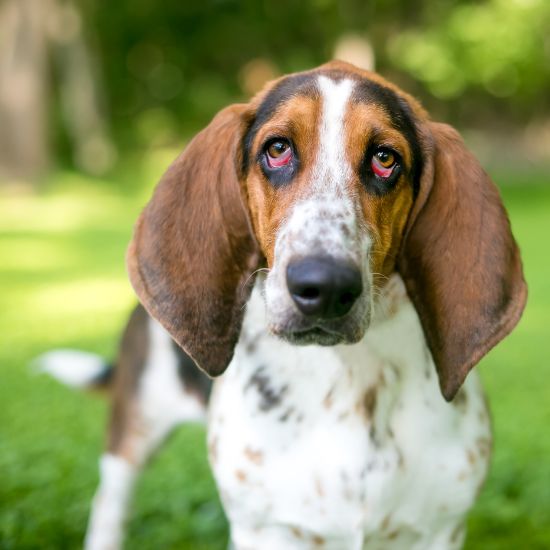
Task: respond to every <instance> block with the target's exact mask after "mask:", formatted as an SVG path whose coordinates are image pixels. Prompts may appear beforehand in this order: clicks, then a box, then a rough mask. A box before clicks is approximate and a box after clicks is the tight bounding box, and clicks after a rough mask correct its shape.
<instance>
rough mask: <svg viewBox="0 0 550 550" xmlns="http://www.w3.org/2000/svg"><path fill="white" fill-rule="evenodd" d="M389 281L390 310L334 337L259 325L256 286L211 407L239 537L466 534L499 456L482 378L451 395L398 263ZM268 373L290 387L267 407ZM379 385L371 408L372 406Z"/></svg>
mask: <svg viewBox="0 0 550 550" xmlns="http://www.w3.org/2000/svg"><path fill="white" fill-rule="evenodd" d="M392 293H393V297H392V298H391V299H392V300H393V302H394V303H392V304H390V305H386V306H385V307H380V308H378V311H384V310H386V311H387V310H391V311H392V314H391V315H390V316H389V317H387V318H378V319H375V320H374V322H373V325H372V326H371V328H370V330H369V331H368V333H367V336H366V338H365V339H364V340H363V341H361V342H360V343H358V344H356V345H352V346H335V347H329V348H327V347H319V346H308V347H294V346H291V345H290V344H286V343H284V342H281V341H280V340H278V339H276V338H274V337H273V336H270V335H269V334H268V333H267V332H265V331H262V330H261V327H262V326H265V323H266V319H265V311H264V304H263V303H262V299H261V296H260V293H259V292H257V291H256V290H255V291H254V295H253V297H252V298H251V301H250V303H249V306H248V308H247V314H246V318H245V324H244V327H243V336H242V338H241V341H240V343H239V345H238V347H237V350H236V353H235V358H234V360H233V362H232V364H231V365H230V367H229V369H228V370H227V372H226V374H225V375H224V376H223V377H222V379H220V380H219V381H218V382H217V383H216V386H215V391H214V394H213V398H212V402H211V409H210V421H209V448H210V449H211V462H212V467H213V470H214V475H215V477H216V480H217V483H218V487H219V488H220V494H221V496H222V501H223V503H224V507H225V509H226V512H227V514H228V517H229V520H230V523H231V533H232V539H233V543H234V544H235V547H236V548H237V549H239V550H241V549H248V548H258V549H262V550H276V549H280V548H289V549H297V550H298V549H306V548H311V547H313V546H314V545H313V541H315V540H321V538H322V540H323V541H324V543H325V546H323V548H334V549H341V550H347V549H350V550H351V549H354V550H355V549H361V548H363V549H370V548H380V547H383V548H385V549H394V550H412V549H417V550H420V549H426V548H428V549H429V548H433V549H434V550H435V549H436V548H437V549H440V550H445V549H455V548H460V546H461V543H462V532H461V528H462V523H463V521H464V516H465V514H466V511H467V510H468V509H469V507H470V506H471V505H472V503H473V500H474V497H475V494H476V492H477V490H478V487H479V485H480V483H481V482H482V480H483V478H484V476H485V473H486V470H487V464H488V447H489V439H490V427H489V423H488V416H487V411H486V407H485V403H484V399H483V394H482V390H481V387H480V385H479V382H478V379H477V376H476V375H475V374H473V375H470V377H469V378H468V380H467V382H466V384H465V386H464V388H463V390H461V391H462V392H463V393H464V395H465V397H464V399H465V400H466V401H465V402H466V405H467V406H466V407H465V408H461V407H460V406H458V405H456V404H449V403H446V402H445V401H444V400H443V398H442V397H441V393H440V390H439V387H438V383H437V376H436V374H435V367H434V365H433V361H432V359H431V356H430V354H429V352H428V350H427V347H426V344H425V340H424V336H423V333H422V329H421V326H420V322H419V319H418V316H417V314H416V312H415V310H414V308H413V307H412V305H411V303H410V301H409V300H408V298H407V296H406V293H405V290H404V287H403V284H402V282H401V280H400V279H399V278H398V277H397V276H395V277H394V279H393V280H392V281H391V283H390V284H389V288H388V289H387V291H386V295H391V294H392ZM396 294H397V296H398V297H397V299H396V298H395V295H396ZM386 299H388V298H386ZM250 341H254V342H255V349H254V351H253V352H251V350H250ZM258 367H261V368H260V370H259V371H258ZM258 373H259V374H258ZM255 376H256V379H255V378H254V377H255ZM258 376H261V377H262V378H261V379H262V380H263V383H264V392H267V395H269V396H271V397H273V396H279V399H278V400H277V399H275V401H277V403H276V405H273V406H272V407H269V408H267V409H266V407H265V403H262V400H263V399H264V397H263V395H264V394H263V393H262V390H261V389H260V388H259V386H258V384H257V381H258ZM254 380H256V382H255V381H254ZM369 392H375V395H376V397H375V405H374V412H373V415H372V417H368V416H367V415H366V414H365V409H364V408H363V407H362V402H363V400H364V399H365V396H366V395H372V393H369ZM262 404H263V405H264V407H263V409H262ZM228 411H229V412H228ZM480 418H482V419H483V421H480ZM212 449H214V451H212ZM259 457H261V459H260V458H259ZM472 461H473V462H472ZM451 539H452V540H451Z"/></svg>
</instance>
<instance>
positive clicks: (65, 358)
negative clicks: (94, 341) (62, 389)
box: [31, 349, 109, 388]
mask: <svg viewBox="0 0 550 550" xmlns="http://www.w3.org/2000/svg"><path fill="white" fill-rule="evenodd" d="M31 366H32V368H33V369H35V370H36V371H37V372H45V373H47V374H49V375H51V376H53V377H54V378H57V380H59V381H60V382H63V383H64V384H67V385H68V386H73V387H75V388H85V387H86V386H89V385H91V384H92V383H93V382H94V381H96V380H98V379H99V378H100V377H101V375H102V374H104V373H105V371H106V370H107V369H108V368H109V367H108V365H107V364H106V363H105V361H104V360H103V358H102V357H100V356H99V355H95V354H94V353H88V352H86V351H77V350H72V349H58V350H53V351H48V352H46V353H44V354H42V355H40V356H38V357H37V358H36V359H35V360H34V361H33V362H32V365H31Z"/></svg>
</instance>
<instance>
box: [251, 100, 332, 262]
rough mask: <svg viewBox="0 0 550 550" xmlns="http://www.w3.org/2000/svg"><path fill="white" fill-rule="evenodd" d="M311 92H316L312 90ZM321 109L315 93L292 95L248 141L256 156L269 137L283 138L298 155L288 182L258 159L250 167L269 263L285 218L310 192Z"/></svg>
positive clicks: (255, 217) (255, 218) (255, 213)
mask: <svg viewBox="0 0 550 550" xmlns="http://www.w3.org/2000/svg"><path fill="white" fill-rule="evenodd" d="M309 92H310V94H313V91H312V90H309ZM268 97H269V96H268ZM262 99H263V100H264V101H265V100H266V98H265V97H263V98H262ZM320 109H321V104H320V101H319V99H318V97H315V95H301V94H297V95H295V96H291V97H289V98H287V99H286V100H285V101H284V102H282V103H281V104H280V105H278V106H277V109H276V111H275V113H274V114H273V115H272V116H271V117H270V118H269V120H267V121H266V122H265V123H264V124H263V125H262V126H260V127H259V128H258V130H257V132H256V133H255V134H254V137H253V139H252V141H251V142H250V143H249V144H248V147H249V153H248V155H249V157H250V159H255V158H256V157H257V156H258V155H259V154H261V152H262V151H263V149H264V148H265V146H266V144H267V143H268V142H269V141H271V140H273V139H274V138H284V139H286V140H288V141H289V142H290V143H291V144H292V147H293V149H294V154H295V155H296V156H297V158H298V167H297V168H296V173H295V176H294V177H293V179H292V182H288V183H281V184H277V183H274V182H272V181H270V180H269V179H268V178H267V177H266V175H265V173H264V172H263V171H262V168H261V166H260V165H259V163H258V162H251V164H250V165H249V168H248V174H247V177H246V183H245V185H246V191H247V194H248V199H249V208H250V213H251V217H252V223H253V226H254V229H255V232H256V236H257V238H258V241H259V243H260V246H261V248H262V251H263V253H264V255H265V257H266V259H267V264H268V266H271V265H273V258H274V246H275V238H276V234H277V230H278V228H279V226H280V224H281V222H282V220H283V219H284V218H285V217H286V216H287V214H288V212H289V209H290V208H291V207H292V206H293V205H294V204H295V203H296V201H297V200H298V198H299V197H300V196H301V195H303V194H304V193H307V187H308V184H309V183H310V180H311V178H310V176H311V170H312V168H313V166H314V158H315V153H316V150H317V147H318V128H317V124H316V121H318V120H319V118H320Z"/></svg>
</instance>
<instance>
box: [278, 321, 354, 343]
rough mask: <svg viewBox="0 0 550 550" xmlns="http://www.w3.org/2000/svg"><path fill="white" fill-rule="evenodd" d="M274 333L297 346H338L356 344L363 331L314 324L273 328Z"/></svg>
mask: <svg viewBox="0 0 550 550" xmlns="http://www.w3.org/2000/svg"><path fill="white" fill-rule="evenodd" d="M272 332H273V334H274V335H275V336H277V337H279V338H281V339H282V340H285V341H286V342H289V343H290V344H293V345H296V346H307V345H318V346H336V345H338V344H354V343H356V342H358V341H359V340H360V339H361V337H362V333H361V334H359V331H352V332H351V333H349V332H348V331H344V330H334V329H333V328H331V327H326V326H320V325H314V326H310V327H307V328H300V329H287V330H281V329H279V330H277V329H273V330H272Z"/></svg>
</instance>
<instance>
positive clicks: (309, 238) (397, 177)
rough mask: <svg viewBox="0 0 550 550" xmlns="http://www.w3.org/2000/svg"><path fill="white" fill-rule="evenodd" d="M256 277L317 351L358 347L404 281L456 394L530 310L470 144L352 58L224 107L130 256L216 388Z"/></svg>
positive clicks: (294, 334) (286, 326)
mask: <svg viewBox="0 0 550 550" xmlns="http://www.w3.org/2000/svg"><path fill="white" fill-rule="evenodd" d="M260 267H266V268H267V270H268V275H267V278H266V282H265V305H266V312H267V318H268V322H269V325H270V329H271V331H272V332H273V333H274V334H276V335H278V336H279V337H281V338H283V339H286V340H288V341H290V342H292V343H295V344H321V345H335V344H340V343H354V342H357V341H359V340H360V339H361V338H362V337H363V335H364V333H365V331H366V330H367V328H368V326H369V322H370V318H371V315H372V309H373V296H375V295H376V293H377V292H378V290H379V289H380V288H381V287H382V286H383V285H384V282H385V281H386V280H387V278H388V276H389V275H390V274H391V273H393V272H394V271H398V272H399V273H400V275H401V276H402V278H403V280H404V282H405V286H406V288H407V292H408V294H409V296H410V298H411V300H412V302H413V304H414V306H415V307H416V309H417V312H418V314H419V317H420V320H421V323H422V326H423V329H424V333H425V335H426V339H427V342H428V345H429V347H430V350H431V352H432V355H433V358H434V361H435V364H436V366H437V370H438V374H439V379H440V385H441V389H442V392H443V395H444V396H445V397H446V398H447V399H451V398H452V397H453V396H454V394H455V393H456V391H457V390H458V388H459V387H460V385H461V384H462V382H463V381H464V378H465V377H466V375H467V373H468V371H469V370H470V369H471V367H472V366H473V365H475V364H476V363H477V362H478V361H479V359H481V357H482V356H483V355H484V354H485V353H487V351H489V349H491V348H492V347H493V346H494V345H495V344H496V343H497V342H498V341H500V340H501V339H502V338H503V337H504V336H506V334H508V333H509V332H510V331H511V330H512V328H513V327H514V326H515V324H516V323H517V322H518V320H519V317H520V315H521V312H522V310H523V307H524V304H525V298H526V287H525V282H524V280H523V274H522V268H521V261H520V257H519V251H518V248H517V246H516V244H515V242H514V239H513V237H512V234H511V231H510V226H509V222H508V219H507V217H506V213H505V211H504V208H503V206H502V202H501V200H500V197H499V194H498V191H497V189H496V187H495V186H494V185H493V183H492V182H491V181H490V179H489V178H488V176H487V175H486V174H485V173H484V172H483V170H482V168H481V167H480V165H479V163H478V162H477V160H476V159H475V158H474V157H473V156H472V155H471V153H469V152H468V151H467V149H466V148H465V146H464V144H463V142H462V140H461V139H460V137H459V136H458V134H457V133H456V132H455V131H454V130H453V129H452V128H450V127H449V126H446V125H443V124H437V123H434V122H431V121H430V120H429V118H428V116H427V115H426V113H425V112H424V110H423V109H422V108H421V107H420V105H419V104H418V103H417V102H416V101H415V100H414V99H413V98H412V97H410V96H408V95H407V94H405V93H404V92H402V91H400V90H399V89H398V88H396V87H395V86H393V85H391V84H390V83H388V82H386V81H384V80H383V79H382V78H381V77H380V76H378V75H376V74H374V73H369V72H366V71H362V70H359V69H357V68H355V67H353V66H351V65H349V64H345V63H341V62H331V63H329V64H327V65H323V66H322V67H320V68H318V69H316V70H313V71H308V72H304V73H298V74H294V75H290V76H286V77H283V78H281V79H279V80H277V81H275V82H271V83H269V84H268V85H267V86H266V88H265V89H264V90H263V91H262V92H261V93H260V94H258V96H256V97H255V98H253V99H252V101H251V102H250V103H249V104H246V105H234V106H231V107H229V108H226V109H224V110H223V111H221V112H220V113H219V114H218V115H217V116H216V117H215V118H214V120H213V121H212V122H211V123H210V125H209V126H208V127H207V128H206V129H205V130H203V131H202V132H201V133H199V134H198V135H197V136H196V137H195V139H194V140H193V141H192V142H191V143H190V144H189V146H188V147H187V148H186V150H185V151H184V152H183V153H182V155H181V156H180V157H178V159H176V161H175V162H174V163H173V164H172V166H171V167H170V168H169V169H168V171H167V172H166V174H165V175H164V176H163V178H162V180H161V182H160V183H159V185H158V186H157V188H156V190H155V193H154V195H153V198H152V200H151V201H150V203H149V204H148V205H147V207H146V208H145V210H144V212H143V214H142V215H141V217H140V219H139V221H138V223H137V225H136V229H135V234H134V238H133V241H132V243H131V245H130V248H129V253H128V268H129V273H130V279H131V281H132V284H133V285H134V288H135V289H136V292H137V294H138V296H139V298H140V300H141V301H142V302H143V304H144V305H145V307H146V308H147V309H148V311H149V312H150V313H151V315H152V316H153V317H155V318H156V319H158V320H159V321H160V322H161V324H163V325H164V327H165V328H166V329H167V330H168V331H169V332H170V334H171V335H172V336H173V338H174V339H175V340H176V341H177V342H178V343H179V344H180V345H181V346H182V347H183V348H185V350H186V351H187V352H188V353H189V354H190V355H191V356H192V357H193V359H194V360H195V361H196V362H197V364H198V365H199V366H200V367H201V368H202V369H204V370H205V371H206V372H207V373H208V374H210V375H212V376H215V375H218V374H221V373H222V372H223V371H224V370H225V368H226V367H227V365H228V364H229V362H230V360H231V357H232V355H233V349H234V346H235V344H236V341H237V339H238V336H239V331H240V327H241V323H242V318H243V313H244V304H245V303H246V300H247V299H248V297H249V294H250V290H251V287H252V285H251V284H250V279H251V277H252V275H253V274H254V273H255V271H256V270H257V269H258V268H260Z"/></svg>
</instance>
